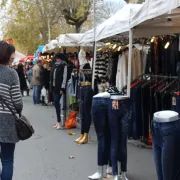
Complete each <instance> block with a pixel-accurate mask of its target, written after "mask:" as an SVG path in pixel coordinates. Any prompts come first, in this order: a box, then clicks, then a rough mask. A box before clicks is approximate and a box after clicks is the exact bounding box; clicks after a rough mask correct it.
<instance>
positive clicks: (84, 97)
mask: <svg viewBox="0 0 180 180" xmlns="http://www.w3.org/2000/svg"><path fill="white" fill-rule="evenodd" d="M92 97H93V90H92V88H91V86H82V87H81V89H80V113H81V134H84V133H89V130H90V126H91V107H92Z"/></svg>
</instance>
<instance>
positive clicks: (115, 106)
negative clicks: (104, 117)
mask: <svg viewBox="0 0 180 180" xmlns="http://www.w3.org/2000/svg"><path fill="white" fill-rule="evenodd" d="M112 109H115V110H117V109H119V101H117V100H114V101H113V102H112Z"/></svg>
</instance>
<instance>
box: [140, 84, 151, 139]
mask: <svg viewBox="0 0 180 180" xmlns="http://www.w3.org/2000/svg"><path fill="white" fill-rule="evenodd" d="M141 93H142V94H141V99H142V106H141V107H140V108H141V110H142V136H143V138H145V139H147V138H148V137H149V129H150V97H149V96H150V87H149V85H147V86H145V87H143V88H142V89H141Z"/></svg>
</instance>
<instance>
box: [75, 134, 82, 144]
mask: <svg viewBox="0 0 180 180" xmlns="http://www.w3.org/2000/svg"><path fill="white" fill-rule="evenodd" d="M83 137H84V134H81V135H80V137H79V138H78V139H76V140H75V142H76V143H79V141H81V140H82V139H83Z"/></svg>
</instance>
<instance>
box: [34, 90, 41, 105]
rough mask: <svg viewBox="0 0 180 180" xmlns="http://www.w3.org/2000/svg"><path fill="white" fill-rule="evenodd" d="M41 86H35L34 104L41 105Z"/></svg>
mask: <svg viewBox="0 0 180 180" xmlns="http://www.w3.org/2000/svg"><path fill="white" fill-rule="evenodd" d="M40 95H41V86H33V101H34V104H39V103H40Z"/></svg>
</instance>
